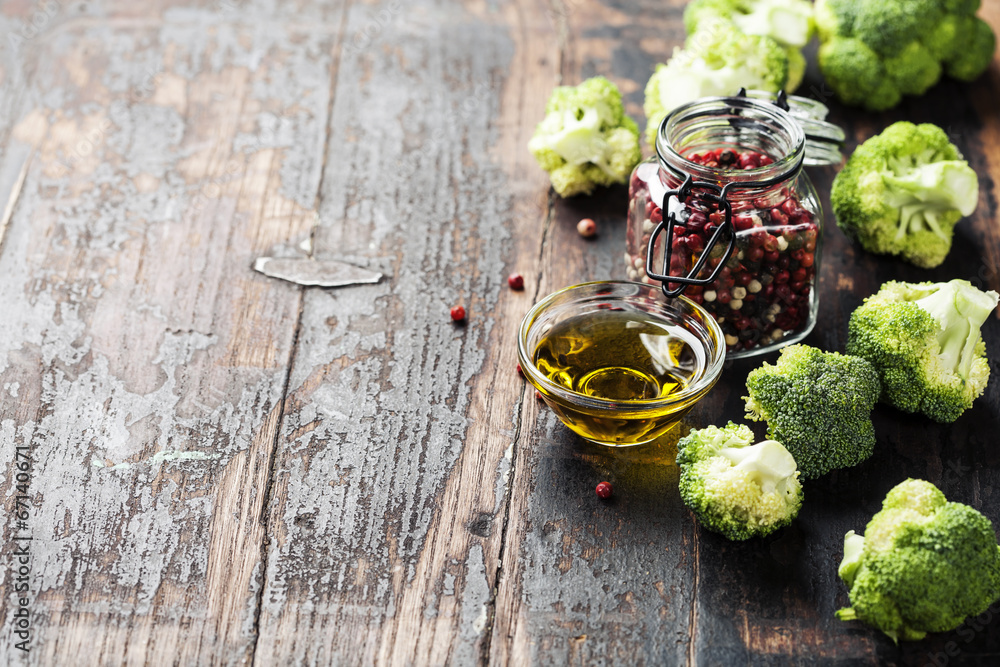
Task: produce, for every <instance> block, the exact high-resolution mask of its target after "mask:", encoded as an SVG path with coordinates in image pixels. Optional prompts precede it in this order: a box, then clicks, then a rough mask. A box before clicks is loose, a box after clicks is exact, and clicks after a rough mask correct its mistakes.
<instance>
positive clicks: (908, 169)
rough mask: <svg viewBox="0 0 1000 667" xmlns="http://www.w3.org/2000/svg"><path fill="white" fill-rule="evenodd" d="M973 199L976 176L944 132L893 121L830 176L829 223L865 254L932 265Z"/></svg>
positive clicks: (947, 246) (946, 247) (945, 251)
mask: <svg viewBox="0 0 1000 667" xmlns="http://www.w3.org/2000/svg"><path fill="white" fill-rule="evenodd" d="M978 200H979V179H978V177H977V176H976V172H975V171H973V169H972V168H971V167H970V166H969V164H968V163H967V162H966V161H965V160H963V159H962V155H961V153H959V152H958V149H957V148H956V147H955V146H954V145H953V144H952V143H951V142H950V141H949V140H948V135H946V134H945V133H944V130H942V129H941V128H939V127H937V126H936V125H932V124H930V123H924V124H921V125H914V124H913V123H909V122H906V121H900V122H898V123H894V124H892V125H890V126H889V127H888V128H886V130H885V131H884V132H882V134H879V135H877V136H874V137H872V138H871V139H869V140H868V141H866V142H864V143H863V144H861V145H860V146H859V147H858V148H857V150H855V151H854V153H853V154H852V155H851V157H850V159H849V160H848V161H847V164H846V165H845V166H844V168H843V170H841V172H840V173H839V174H837V177H836V178H835V179H834V181H833V189H832V190H831V192H830V202H831V204H832V206H833V212H834V214H835V215H836V217H837V225H838V226H839V227H840V228H841V229H842V230H843V231H844V233H845V234H847V236H849V237H851V238H854V239H857V240H858V241H859V242H860V243H861V245H862V246H863V247H864V248H865V250H868V251H869V252H875V253H881V254H893V255H900V256H902V257H903V259H906V260H908V261H910V262H912V263H913V264H916V265H917V266H920V267H923V268H933V267H935V266H938V265H939V264H941V262H943V261H944V258H945V257H946V256H947V254H948V251H949V250H951V240H952V233H953V231H954V228H955V223H957V222H958V221H959V220H960V219H961V218H962V216H966V215H969V214H971V213H972V212H973V211H974V210H975V208H976V204H977V202H978Z"/></svg>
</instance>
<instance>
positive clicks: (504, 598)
mask: <svg viewBox="0 0 1000 667" xmlns="http://www.w3.org/2000/svg"><path fill="white" fill-rule="evenodd" d="M552 17H553V19H554V20H555V21H557V22H558V23H560V24H562V25H563V26H564V34H565V35H566V41H565V43H564V44H563V53H564V61H563V67H562V74H563V79H564V81H565V82H566V83H570V84H575V83H578V82H579V81H581V80H582V79H584V78H586V77H588V76H593V75H595V74H604V75H605V76H608V77H609V78H611V79H612V80H613V81H615V83H617V84H618V85H619V86H620V87H621V89H622V91H623V93H624V94H625V95H626V99H627V101H628V111H629V112H630V114H631V115H632V116H633V117H634V118H640V119H641V118H642V116H641V104H642V89H643V87H644V85H645V80H646V77H647V76H648V74H647V73H646V70H649V71H652V68H653V65H654V64H655V62H656V60H657V58H658V57H659V56H658V55H654V54H653V53H651V52H650V50H651V49H663V51H664V52H667V51H669V48H670V47H672V45H673V44H674V43H677V41H679V40H682V39H683V29H682V28H681V29H680V30H679V31H678V22H677V17H678V8H677V7H666V8H663V7H658V8H657V9H656V10H655V11H649V12H646V13H643V14H641V17H642V18H641V20H639V17H640V13H639V11H638V9H637V8H636V7H634V6H628V5H627V6H624V7H622V6H620V5H619V6H618V7H615V8H608V7H603V6H600V5H598V4H597V3H582V2H574V3H562V4H561V5H559V6H558V11H556V12H554V14H553V16H552ZM598 26H599V27H598ZM536 114H537V117H538V118H541V116H542V114H543V111H542V109H541V108H540V107H539V108H538V109H537V110H536ZM545 185H546V184H545V181H544V179H543V178H539V179H538V180H537V187H540V188H543V187H545ZM627 204H628V192H627V189H626V188H625V187H619V188H614V189H610V190H607V191H603V192H599V193H597V194H595V195H594V196H592V197H589V198H588V197H581V198H575V199H571V200H566V201H563V200H558V201H556V202H555V203H554V206H553V207H552V209H551V212H552V222H551V224H550V228H549V232H548V234H547V237H546V243H545V246H544V249H543V261H542V275H541V277H540V284H539V294H538V298H541V297H542V296H544V295H545V294H548V293H550V292H552V291H555V290H556V289H559V288H562V287H565V286H567V285H571V284H575V283H580V282H585V281H587V280H602V279H607V278H623V277H624V264H623V262H622V253H623V251H624V246H625V211H626V208H627ZM582 217H592V218H594V219H595V220H596V221H597V222H598V225H599V229H600V234H599V236H598V238H597V239H596V240H594V241H586V240H584V239H582V238H580V236H579V235H578V234H577V232H576V223H577V221H578V220H579V219H580V218H582ZM529 390H530V387H529ZM532 394H533V392H532V391H529V392H528V395H529V396H530V395H532ZM526 405H527V406H528V409H527V410H526V411H525V412H524V413H523V414H522V419H523V426H522V428H521V437H520V439H519V441H518V444H517V447H518V451H519V455H518V465H517V467H516V469H515V471H514V484H513V488H514V489H515V493H514V494H513V496H512V500H511V510H510V521H509V526H508V529H507V539H506V545H505V549H504V554H505V558H504V562H503V564H502V569H501V572H502V576H501V579H500V590H499V593H498V598H497V610H496V619H497V620H496V625H495V629H494V638H493V644H492V655H491V662H493V663H497V664H556V665H558V664H595V663H600V662H609V663H613V664H614V663H621V664H636V665H640V664H682V663H683V662H684V661H685V660H686V658H687V653H688V643H689V641H690V637H691V630H692V625H693V623H694V618H695V617H694V616H693V613H692V612H693V610H694V600H695V599H696V592H697V562H696V560H695V558H696V553H697V550H696V544H695V540H696V534H695V531H694V530H693V528H692V526H691V525H690V522H689V521H686V516H687V511H686V509H685V508H684V507H683V505H682V504H681V501H680V497H679V495H678V493H677V468H676V466H675V465H673V463H672V461H673V458H674V457H675V456H676V449H675V448H674V447H673V445H672V444H670V443H660V444H656V445H651V446H642V447H637V448H634V449H632V450H628V451H619V452H614V451H607V450H605V449H604V448H599V447H591V446H586V445H585V444H583V442H582V441H581V440H580V439H579V438H577V437H576V436H575V435H573V434H572V433H570V432H569V431H568V430H567V429H566V428H565V427H564V426H563V425H562V424H560V423H559V422H558V420H557V419H556V418H555V417H554V415H552V414H551V412H549V411H548V410H547V409H546V408H544V407H543V406H542V404H541V403H538V402H537V401H534V400H532V399H529V401H528V402H527V403H526ZM699 416H700V415H699V414H697V413H696V414H692V417H693V418H698V417H699ZM602 480H608V481H610V482H612V484H613V485H614V487H615V499H614V500H613V501H611V502H609V503H602V502H601V501H599V500H598V498H597V497H596V495H595V494H594V487H595V486H596V484H597V483H598V482H599V481H602Z"/></svg>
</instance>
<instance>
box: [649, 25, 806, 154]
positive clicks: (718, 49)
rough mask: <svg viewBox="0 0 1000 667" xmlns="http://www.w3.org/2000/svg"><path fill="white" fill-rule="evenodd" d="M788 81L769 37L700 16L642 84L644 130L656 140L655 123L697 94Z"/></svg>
mask: <svg viewBox="0 0 1000 667" xmlns="http://www.w3.org/2000/svg"><path fill="white" fill-rule="evenodd" d="M787 82H788V56H787V55H785V50H784V49H783V48H782V47H781V45H779V44H778V43H777V42H776V41H774V40H773V39H771V38H770V37H760V36H755V35H745V34H743V33H742V32H740V31H739V30H738V29H737V28H736V27H735V26H734V25H733V24H732V23H731V22H729V21H723V20H713V21H708V20H705V21H702V25H701V27H700V28H699V29H698V31H697V32H695V33H693V34H692V35H690V36H689V37H688V38H687V42H686V43H685V44H684V48H683V49H674V54H673V56H672V57H671V58H670V60H669V61H668V62H667V64H665V65H664V64H659V65H657V66H656V70H655V71H654V72H653V75H652V76H651V77H650V78H649V81H648V82H647V83H646V101H645V104H644V110H645V112H646V120H647V122H648V125H647V126H646V134H647V138H648V139H649V143H650V144H655V143H656V132H657V130H658V129H659V126H660V122H661V121H662V120H663V118H664V117H665V116H666V115H667V114H668V113H669V112H671V111H673V110H674V109H676V108H677V107H679V106H681V105H682V104H686V103H688V102H691V101H693V100H696V99H698V98H700V97H714V96H725V95H735V94H736V93H737V92H739V90H740V88H747V89H757V90H766V91H769V92H772V93H773V92H777V91H779V90H781V89H782V88H784V87H785V85H786V84H787Z"/></svg>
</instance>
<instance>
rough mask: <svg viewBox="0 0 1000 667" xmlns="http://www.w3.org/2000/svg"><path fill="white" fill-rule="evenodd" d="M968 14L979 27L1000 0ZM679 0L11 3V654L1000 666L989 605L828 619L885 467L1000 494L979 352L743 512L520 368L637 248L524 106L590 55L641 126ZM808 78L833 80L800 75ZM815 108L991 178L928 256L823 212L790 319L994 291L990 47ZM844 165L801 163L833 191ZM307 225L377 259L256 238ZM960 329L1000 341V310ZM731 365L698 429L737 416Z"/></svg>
mask: <svg viewBox="0 0 1000 667" xmlns="http://www.w3.org/2000/svg"><path fill="white" fill-rule="evenodd" d="M982 14H983V15H984V17H985V18H986V19H987V20H988V21H990V22H991V23H992V25H993V26H994V28H995V29H1000V7H998V6H997V3H995V2H994V3H992V4H991V5H990V6H988V7H985V8H984V9H983V10H982ZM680 16H681V4H680V3H679V2H677V0H674V2H671V3H659V2H644V1H642V0H620V1H617V2H610V1H609V2H605V3H603V4H601V3H598V2H590V1H584V0H552V2H551V3H547V2H529V1H522V0H508V1H505V2H499V1H496V0H487V1H480V2H468V3H460V2H457V1H455V0H406V1H405V2H404V1H403V0H384V1H383V2H382V3H381V4H379V3H376V2H371V3H368V4H364V3H351V2H329V3H325V2H320V1H318V0H298V1H296V2H285V3H276V2H269V1H268V0H214V1H212V2H186V1H184V0H177V1H175V0H155V1H152V2H143V3H135V2H128V1H126V0H103V1H101V2H86V3H84V2H79V3H75V2H70V0H40V1H39V2H38V3H35V2H32V1H30V0H11V1H9V2H5V3H3V5H2V9H0V34H2V35H3V38H0V44H2V52H0V53H2V63H0V64H2V70H0V140H2V159H0V201H2V202H3V205H4V209H3V216H2V218H0V238H2V248H0V306H2V311H3V328H2V335H0V389H2V392H0V442H2V444H3V448H2V457H3V467H2V471H0V486H2V490H3V494H4V496H3V497H4V509H5V520H4V522H3V537H4V559H3V561H2V565H0V582H2V583H0V591H2V593H3V596H2V600H0V610H2V614H0V615H2V619H3V632H2V634H0V636H2V638H3V644H2V656H0V663H3V664H10V665H20V664H32V665H98V664H100V665H119V664H127V665H170V664H176V665H194V664H227V665H228V664H249V663H253V664H257V665H290V664H295V665H298V664H317V665H325V664H336V665H353V664H372V663H381V664H444V663H450V664H457V665H467V664H475V663H490V664H515V665H521V664H529V663H537V664H554V665H561V664H618V665H633V664H635V665H640V664H650V665H653V664H657V665H659V664H664V665H678V664H684V663H690V664H699V665H732V664H817V665H819V664H824V665H825V664H843V665H854V664H859V663H876V662H884V663H889V664H916V665H925V664H932V665H939V666H940V665H944V664H947V665H958V664H980V665H990V664H997V662H998V661H1000V618H998V616H1000V608H998V609H997V610H996V611H997V613H992V612H991V613H988V614H985V615H984V616H982V617H981V618H980V619H978V620H974V621H971V622H970V624H969V625H967V626H965V627H963V628H962V629H960V630H958V631H956V632H953V633H949V634H945V635H940V636H934V637H931V638H929V639H927V640H925V641H923V642H920V643H915V644H907V645H905V646H902V647H899V648H897V647H896V646H894V645H893V644H892V642H891V641H889V640H888V639H887V638H886V637H884V636H881V635H880V634H878V633H876V632H874V631H872V630H869V629H867V628H865V627H863V626H861V625H859V624H845V623H841V622H839V621H837V620H836V619H834V617H833V612H834V610H835V609H837V608H838V607H841V606H844V605H845V604H846V603H847V596H846V592H845V589H844V587H843V585H842V584H841V583H840V582H839V580H838V579H837V577H836V566H837V564H838V562H839V559H840V555H841V554H840V551H841V545H842V536H843V534H844V533H845V532H846V531H847V530H849V529H852V528H853V529H858V530H861V529H863V527H864V525H865V523H866V521H867V520H868V518H869V517H870V516H871V515H872V513H873V512H874V511H875V510H876V509H877V508H878V506H879V503H880V501H881V499H882V497H883V496H884V494H885V492H886V491H887V490H888V489H889V488H890V487H892V486H893V485H895V484H896V483H897V482H899V481H901V480H902V479H904V478H906V477H907V476H914V477H922V478H925V479H928V480H930V481H932V482H934V483H936V484H938V485H939V486H940V487H941V488H942V489H943V490H944V491H945V493H946V494H947V495H948V496H949V498H951V499H953V500H958V501H962V502H967V503H970V504H972V505H974V506H975V507H977V508H980V509H981V510H982V511H983V512H984V513H985V514H986V515H987V516H988V517H990V518H991V519H992V520H993V521H994V523H996V524H997V525H1000V446H998V443H997V434H998V432H1000V381H998V380H997V379H996V378H994V381H993V383H992V384H991V386H990V389H989V391H988V394H987V396H985V397H984V398H982V399H980V401H979V403H978V404H977V406H976V409H975V410H973V411H972V412H971V413H968V414H966V415H965V416H963V417H962V418H961V419H960V420H959V421H958V422H956V423H955V424H954V425H952V426H947V427H946V426H940V425H937V424H934V423H931V422H929V421H927V420H925V419H922V418H913V417H907V416H904V415H901V414H900V413H898V412H895V411H893V410H891V409H887V408H884V407H879V408H878V409H877V410H876V414H875V420H876V429H877V432H878V437H879V446H878V449H877V452H876V454H875V455H874V456H873V457H872V458H871V459H870V460H869V461H867V462H866V463H864V464H863V465H861V466H859V467H857V468H855V469H850V470H843V471H840V472H838V473H835V474H831V475H829V476H827V477H825V478H823V479H820V480H818V481H815V482H812V483H809V484H808V486H807V488H806V495H807V501H806V504H805V506H804V508H803V510H802V513H801V515H800V517H799V519H798V521H797V522H796V523H795V524H794V525H793V526H792V527H791V528H788V529H786V530H784V531H782V532H780V533H779V534H777V535H776V536H773V537H772V538H768V539H763V540H757V541H752V542H750V543H745V544H734V543H730V542H727V541H725V540H724V539H721V538H719V537H718V536H716V535H713V534H710V533H706V532H705V531H703V530H701V529H699V528H698V527H697V526H696V525H695V524H694V522H693V519H692V516H691V515H690V513H689V512H688V511H687V510H686V509H685V508H684V507H683V506H682V505H681V503H680V500H679V497H678V494H677V490H676V481H677V468H676V466H675V465H674V464H673V463H672V462H671V456H672V454H673V452H672V451H671V448H670V446H669V445H666V444H661V445H658V446H648V447H641V448H637V449H634V450H629V451H623V452H608V451H603V450H598V449H596V448H594V447H587V446H585V445H584V444H583V443H582V441H581V440H579V439H578V438H577V437H575V436H574V435H572V434H571V433H570V432H569V431H568V430H567V429H565V428H564V427H563V426H562V425H561V424H560V423H559V422H558V421H557V420H556V419H555V418H554V417H553V415H552V414H551V413H550V412H548V411H547V410H546V409H544V408H543V407H542V406H541V404H540V403H538V402H537V401H536V400H535V399H534V397H533V392H532V390H531V389H530V387H527V386H526V385H525V383H524V382H523V381H522V380H521V379H520V378H519V377H518V375H517V373H516V372H515V370H514V369H515V363H516V358H515V332H516V327H517V325H518V323H519V321H520V319H521V316H522V315H523V314H524V313H525V311H526V310H527V309H528V308H529V307H530V305H531V304H532V303H533V302H534V300H536V299H538V298H540V297H541V296H543V295H545V294H547V293H549V292H551V291H553V290H555V289H557V288H560V287H563V286H565V285H569V284H573V283H577V282H582V281H585V280H590V279H603V278H621V277H623V275H624V267H623V264H622V260H621V255H622V251H623V247H624V236H625V229H624V213H625V205H626V198H627V193H626V191H625V189H624V188H617V189H613V190H609V191H606V192H603V193H601V194H599V195H597V196H594V197H591V198H581V199H575V200H572V201H560V200H557V199H554V198H553V197H552V196H551V195H550V194H549V191H548V183H547V180H546V177H545V175H544V174H543V173H542V172H541V171H540V170H539V169H538V168H537V166H536V165H535V164H534V162H533V160H532V158H531V156H530V155H529V154H528V152H527V150H526V148H525V144H526V143H527V141H528V138H529V137H530V135H531V133H532V131H533V129H534V125H535V123H536V122H537V121H538V120H539V119H540V118H541V115H542V108H543V105H544V102H545V99H546V98H547V96H548V94H549V92H550V90H551V88H552V87H553V86H555V85H557V84H558V83H560V82H568V83H576V82H578V81H579V80H581V79H582V78H584V77H587V76H591V75H594V74H598V73H600V74H605V75H607V76H608V77H610V78H611V79H613V80H614V81H615V82H617V83H618V84H619V85H620V86H621V88H622V90H623V91H624V92H625V94H626V96H627V99H628V104H629V111H630V112H631V113H632V115H633V116H634V117H636V118H639V119H642V115H641V102H642V89H643V86H644V84H645V81H646V78H647V77H648V76H649V74H650V73H651V71H652V69H653V65H654V64H655V63H656V62H657V61H660V60H662V59H664V58H665V57H666V55H667V54H668V53H669V52H670V50H671V49H672V47H673V46H675V45H678V44H680V43H681V42H682V40H683V36H684V35H683V26H682V23H681V20H680ZM802 92H804V93H805V94H807V95H811V96H814V97H816V96H821V97H822V96H825V89H823V88H822V85H821V83H820V79H819V78H818V76H817V75H816V74H815V73H814V72H811V73H810V77H809V79H808V80H807V82H806V84H805V85H804V86H803V88H802ZM831 104H832V108H833V117H834V119H835V120H836V121H838V122H840V123H842V124H844V125H845V126H846V127H847V128H848V130H849V135H850V136H851V141H852V144H851V147H853V145H854V144H855V143H856V141H857V140H861V139H864V138H867V137H868V136H870V135H871V134H873V133H875V132H877V131H880V130H881V129H882V128H883V127H884V126H885V125H887V124H888V123H889V122H891V121H893V120H895V119H899V118H908V119H912V120H917V121H933V122H936V123H938V124H940V125H942V126H943V127H945V128H946V129H947V131H948V132H949V134H950V135H951V136H952V138H953V139H954V141H955V142H956V143H957V144H958V145H959V146H960V147H961V149H962V150H963V151H964V152H965V154H966V155H967V156H968V158H969V161H970V163H971V164H972V165H973V167H974V168H975V169H976V170H977V171H978V172H979V173H980V175H981V178H982V180H981V185H982V191H981V196H980V202H979V208H978V209H977V211H976V212H975V214H974V215H973V216H972V217H971V218H970V219H969V220H967V221H965V222H963V223H961V225H960V226H959V228H958V232H957V237H956V240H955V247H954V250H953V251H952V253H951V255H950V257H949V259H948V260H947V262H946V263H945V264H944V265H943V266H941V267H940V268H939V269H936V270H933V271H921V270H919V269H915V268H913V267H911V266H908V265H906V264H903V263H901V262H898V261H894V260H892V259H889V258H884V257H874V256H871V255H868V254H866V253H864V252H862V251H861V250H859V249H857V248H855V247H853V246H852V245H851V244H849V243H848V242H847V241H846V240H845V238H844V237H843V235H842V234H841V233H840V232H839V231H838V230H837V229H836V227H835V226H833V225H830V227H829V228H828V229H827V233H826V250H825V261H824V264H823V267H822V276H821V283H820V284H821V291H822V302H821V309H820V319H819V325H818V326H817V328H816V331H815V332H814V333H813V334H812V335H811V336H810V338H809V339H808V342H810V343H812V344H815V345H818V346H820V347H823V348H824V349H832V350H842V349H843V347H844V343H845V333H846V318H847V316H848V315H849V313H850V312H851V310H852V309H853V308H854V307H855V306H857V305H858V304H859V303H860V301H861V299H862V298H863V297H864V296H866V295H868V294H870V293H871V292H872V291H874V290H875V289H876V288H877V286H878V285H879V284H880V283H881V281H883V280H885V279H889V278H900V279H906V280H925V279H949V278H952V277H963V278H969V279H972V280H976V281H979V283H980V284H982V285H984V286H988V287H991V288H993V289H1000V275H998V267H1000V242H998V241H1000V231H998V221H997V199H996V198H997V193H996V189H995V184H996V183H997V182H1000V112H998V109H1000V65H998V64H997V63H996V62H995V63H994V65H993V67H992V69H991V70H990V72H989V73H988V74H987V75H986V76H984V77H983V78H982V79H981V80H980V81H978V82H976V83H975V84H972V85H959V84H956V83H952V82H944V83H941V84H940V85H938V86H937V87H936V88H934V89H933V90H932V91H931V92H930V93H929V94H928V95H927V96H926V97H924V98H921V99H913V100H908V101H907V102H906V103H905V104H904V105H903V106H901V107H899V108H898V109H896V110H893V111H892V112H891V113H886V114H881V115H878V114H867V113H864V112H860V111H858V110H851V109H844V108H841V107H839V106H838V105H836V104H835V103H832V102H831ZM834 173H835V169H833V168H829V169H822V170H814V171H813V178H814V180H815V181H816V183H817V185H818V187H819V189H820V191H821V192H823V193H824V195H826V194H828V192H829V185H830V182H831V179H832V177H833V175H834ZM585 216H589V217H594V218H596V219H597V221H598V222H599V224H600V227H601V231H600V235H599V237H598V238H597V239H596V240H594V241H585V240H583V239H581V238H580V237H579V236H578V235H577V234H576V231H575V224H576V222H577V220H579V219H580V218H581V217H585ZM307 239H311V246H310V247H311V254H312V257H314V258H316V259H333V258H336V259H347V260H350V261H352V262H354V263H355V264H358V265H362V266H366V267H368V268H371V269H374V270H377V271H380V272H383V273H385V274H386V278H384V279H383V280H382V281H381V282H380V283H378V284H375V285H364V286H355V287H348V288H342V289H335V290H324V289H319V288H303V287H298V286H296V285H293V284H289V283H285V282H281V281H277V280H272V279H268V278H266V277H264V276H262V275H260V274H257V273H255V272H253V271H252V270H251V266H252V264H253V262H254V260H255V258H257V257H258V256H261V255H265V254H277V255H282V256H289V257H291V256H295V255H296V253H301V252H302V251H300V250H299V249H298V245H299V244H300V242H302V241H304V240H307ZM512 271H518V272H520V273H522V274H523V275H524V276H525V277H526V280H527V288H526V289H525V290H524V291H523V292H514V291H511V290H509V289H508V288H507V286H506V281H505V278H506V276H507V274H508V273H510V272H512ZM456 303H463V304H464V305H465V307H466V308H467V309H468V312H469V317H468V323H467V325H466V326H454V325H453V324H452V322H451V321H450V319H449V317H448V310H449V308H450V307H451V306H452V305H454V304H456ZM985 335H986V340H987V347H988V350H989V353H990V355H991V356H992V357H993V358H994V359H995V360H1000V321H998V320H996V319H993V320H991V321H990V322H989V323H988V324H987V325H986V329H985ZM757 363H759V362H758V361H752V362H743V363H735V364H732V365H731V366H730V367H729V368H728V369H727V370H726V371H725V374H724V376H723V379H722V381H721V382H720V383H719V385H718V386H717V387H716V389H715V390H714V392H713V393H712V394H711V395H710V397H709V398H708V399H707V400H706V401H704V402H703V403H702V404H701V405H699V407H698V408H697V410H696V412H694V413H693V414H692V415H691V416H690V422H691V423H692V424H694V425H705V424H707V423H720V422H725V421H726V420H727V419H730V418H737V419H738V418H739V417H740V415H741V413H742V407H741V403H742V402H741V399H740V396H741V394H742V393H743V383H744V379H745V376H746V373H747V372H748V371H749V370H750V369H751V368H753V367H755V365H756V364H757ZM994 369H995V370H996V369H997V366H996V364H994ZM758 430H759V429H758ZM603 479H606V480H610V481H612V482H613V483H614V484H615V487H616V493H615V497H614V498H613V500H612V501H610V502H600V501H598V499H597V498H596V497H595V495H594V486H595V484H596V483H597V482H598V481H600V480H603ZM17 631H20V632H21V633H23V634H21V635H19V634H17ZM19 645H20V648H19ZM21 648H28V649H30V651H29V652H25V651H23V650H21Z"/></svg>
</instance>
